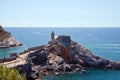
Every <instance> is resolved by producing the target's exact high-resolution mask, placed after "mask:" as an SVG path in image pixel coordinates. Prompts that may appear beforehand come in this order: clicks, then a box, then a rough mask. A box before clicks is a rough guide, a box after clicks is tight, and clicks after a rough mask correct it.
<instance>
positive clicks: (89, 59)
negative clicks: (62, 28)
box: [18, 35, 120, 76]
mask: <svg viewBox="0 0 120 80" xmlns="http://www.w3.org/2000/svg"><path fill="white" fill-rule="evenodd" d="M51 39H52V41H51V42H49V43H48V44H46V45H43V46H38V47H34V48H30V49H29V50H28V51H27V52H29V54H28V57H27V58H26V62H31V64H32V65H30V66H31V67H30V66H29V68H32V69H34V71H35V73H41V74H43V75H48V73H49V72H54V73H55V74H59V72H71V71H76V70H79V71H82V72H85V70H84V69H85V68H99V69H118V70H120V63H118V62H112V61H110V60H108V59H105V58H101V57H99V56H95V55H93V54H92V52H91V51H90V50H88V49H87V48H85V47H83V46H82V45H80V44H78V43H77V42H75V41H72V40H71V38H70V37H66V36H65V37H64V36H62V37H59V36H58V38H56V39H54V37H53V35H52V38H51ZM22 54H25V53H22ZM22 54H21V55H22ZM25 65H26V64H25ZM25 65H23V66H24V67H25ZM18 66H19V65H18ZM24 69H25V68H24ZM24 69H23V71H25V72H26V73H27V72H28V71H29V69H26V70H28V71H26V70H24ZM30 72H31V71H30ZM32 74H33V73H32ZM32 74H29V73H28V76H31V75H32Z"/></svg>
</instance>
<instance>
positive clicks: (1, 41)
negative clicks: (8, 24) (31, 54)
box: [0, 25, 22, 48]
mask: <svg viewBox="0 0 120 80" xmlns="http://www.w3.org/2000/svg"><path fill="white" fill-rule="evenodd" d="M21 45H22V43H20V42H19V41H17V40H16V39H15V38H14V37H12V35H11V34H10V33H9V32H7V31H5V30H4V29H3V28H2V26H1V25H0V48H9V47H15V46H21Z"/></svg>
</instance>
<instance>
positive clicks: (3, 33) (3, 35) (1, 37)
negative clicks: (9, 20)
mask: <svg viewBox="0 0 120 80" xmlns="http://www.w3.org/2000/svg"><path fill="white" fill-rule="evenodd" d="M10 36H11V35H10V33H9V32H7V31H5V30H4V29H3V28H2V26H1V25H0V41H2V40H4V39H5V38H7V37H10Z"/></svg>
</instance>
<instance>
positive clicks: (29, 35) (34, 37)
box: [0, 27, 120, 80]
mask: <svg viewBox="0 0 120 80" xmlns="http://www.w3.org/2000/svg"><path fill="white" fill-rule="evenodd" d="M4 29H5V30H6V31H8V32H10V33H11V35H12V36H13V37H15V38H16V39H17V40H19V41H20V42H22V43H23V44H24V45H23V46H21V47H15V48H9V49H0V58H3V57H4V55H5V57H9V53H12V52H16V53H18V54H19V53H20V52H23V51H24V50H26V49H28V48H30V47H34V46H40V45H44V44H47V43H48V41H50V40H51V32H52V31H54V33H55V35H56V36H58V35H69V36H71V39H72V40H73V41H76V42H77V43H79V44H81V45H83V46H84V47H86V48H87V49H89V50H90V51H91V52H92V53H93V54H94V55H97V56H100V57H103V58H106V59H109V60H111V61H116V62H120V28H77V27H76V28H74V27H73V28H60V27H59V28H55V27H53V28H49V27H46V28H44V27H43V28H38V27H5V28H4ZM41 78H42V79H43V80H120V70H105V69H86V73H81V72H79V71H78V72H71V73H61V74H59V75H54V74H50V75H49V76H42V75H41Z"/></svg>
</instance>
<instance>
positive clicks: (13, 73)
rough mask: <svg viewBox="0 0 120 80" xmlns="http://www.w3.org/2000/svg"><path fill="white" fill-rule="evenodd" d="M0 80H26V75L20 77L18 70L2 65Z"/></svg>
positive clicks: (0, 67)
mask: <svg viewBox="0 0 120 80" xmlns="http://www.w3.org/2000/svg"><path fill="white" fill-rule="evenodd" d="M0 80H26V78H25V74H23V75H20V74H19V72H18V71H17V70H16V69H9V68H7V67H3V66H1V65H0Z"/></svg>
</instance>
